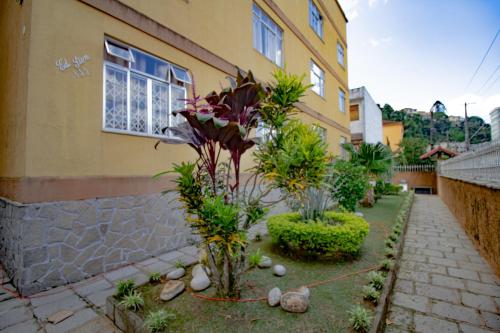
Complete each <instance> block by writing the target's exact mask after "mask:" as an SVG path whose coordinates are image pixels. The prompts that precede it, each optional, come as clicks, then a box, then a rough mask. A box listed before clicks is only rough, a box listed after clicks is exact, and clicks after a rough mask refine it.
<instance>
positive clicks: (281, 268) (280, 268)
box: [273, 265, 286, 276]
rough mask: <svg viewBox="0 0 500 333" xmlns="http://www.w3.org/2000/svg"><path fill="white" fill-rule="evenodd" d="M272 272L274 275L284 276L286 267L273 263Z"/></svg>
mask: <svg viewBox="0 0 500 333" xmlns="http://www.w3.org/2000/svg"><path fill="white" fill-rule="evenodd" d="M273 272H274V275H276V276H284V275H285V274H286V268H285V266H283V265H274V267H273Z"/></svg>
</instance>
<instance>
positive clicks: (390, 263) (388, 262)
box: [380, 259, 394, 271]
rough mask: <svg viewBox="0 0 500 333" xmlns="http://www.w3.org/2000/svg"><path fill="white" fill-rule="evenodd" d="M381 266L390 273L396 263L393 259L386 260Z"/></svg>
mask: <svg viewBox="0 0 500 333" xmlns="http://www.w3.org/2000/svg"><path fill="white" fill-rule="evenodd" d="M380 266H381V268H382V269H383V270H386V271H390V270H391V269H392V268H393V267H394V261H393V260H391V259H384V260H382V261H381V262H380Z"/></svg>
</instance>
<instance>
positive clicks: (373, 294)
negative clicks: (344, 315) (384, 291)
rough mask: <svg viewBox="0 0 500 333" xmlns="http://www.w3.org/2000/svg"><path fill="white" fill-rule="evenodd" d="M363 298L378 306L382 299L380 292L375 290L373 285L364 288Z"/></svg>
mask: <svg viewBox="0 0 500 333" xmlns="http://www.w3.org/2000/svg"><path fill="white" fill-rule="evenodd" d="M362 293H363V298H364V299H366V300H368V301H370V302H372V303H373V304H377V303H378V300H379V298H380V291H378V290H377V289H375V288H374V287H373V286H372V285H371V284H370V285H367V286H363V289H362Z"/></svg>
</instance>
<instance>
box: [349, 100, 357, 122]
mask: <svg viewBox="0 0 500 333" xmlns="http://www.w3.org/2000/svg"><path fill="white" fill-rule="evenodd" d="M349 113H350V120H351V121H356V120H359V105H358V104H354V105H351V106H349Z"/></svg>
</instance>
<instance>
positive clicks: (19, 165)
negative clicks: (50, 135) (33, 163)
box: [0, 0, 31, 177]
mask: <svg viewBox="0 0 500 333" xmlns="http://www.w3.org/2000/svg"><path fill="white" fill-rule="evenodd" d="M30 22H31V1H29V0H27V1H24V4H23V6H20V5H19V4H18V3H17V2H16V1H0V77H1V78H2V79H1V80H0V175H1V176H3V177H22V176H24V174H25V153H26V151H25V143H26V101H27V93H28V66H29V63H28V56H29V52H28V51H29V43H30V30H31V29H30V28H31V24H30ZM6 51H8V52H6Z"/></svg>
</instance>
